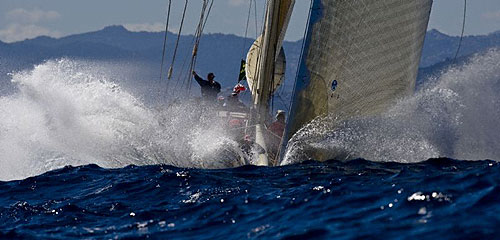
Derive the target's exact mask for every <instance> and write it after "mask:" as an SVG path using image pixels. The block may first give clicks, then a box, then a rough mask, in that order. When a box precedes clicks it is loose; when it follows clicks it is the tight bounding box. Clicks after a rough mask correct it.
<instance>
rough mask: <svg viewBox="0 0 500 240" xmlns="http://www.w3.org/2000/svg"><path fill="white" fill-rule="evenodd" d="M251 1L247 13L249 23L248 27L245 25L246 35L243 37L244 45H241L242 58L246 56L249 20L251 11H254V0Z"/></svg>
mask: <svg viewBox="0 0 500 240" xmlns="http://www.w3.org/2000/svg"><path fill="white" fill-rule="evenodd" d="M249 2H250V5H249V7H248V15H247V24H246V27H245V37H244V38H243V46H242V47H241V58H243V57H244V55H245V46H246V45H247V36H248V35H247V34H248V25H249V22H250V13H251V11H252V3H253V1H249Z"/></svg>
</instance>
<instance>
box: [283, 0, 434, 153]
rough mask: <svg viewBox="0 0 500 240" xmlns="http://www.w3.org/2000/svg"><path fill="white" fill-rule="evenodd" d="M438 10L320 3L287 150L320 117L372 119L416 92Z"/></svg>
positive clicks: (401, 3) (407, 4)
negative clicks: (425, 43) (433, 13)
mask: <svg viewBox="0 0 500 240" xmlns="http://www.w3.org/2000/svg"><path fill="white" fill-rule="evenodd" d="M431 5H432V0H383V1H382V0H313V3H312V7H311V12H310V16H309V26H308V30H307V35H306V39H305V43H304V49H303V53H302V58H301V63H300V65H299V70H298V74H297V77H296V83H295V89H294V95H293V98H292V107H291V111H290V114H289V119H288V122H287V129H286V135H285V139H284V140H285V143H286V141H288V140H289V138H291V137H292V136H293V134H295V133H296V132H297V131H298V130H299V129H300V128H302V127H303V126H304V125H305V124H307V123H308V122H310V121H311V120H313V119H314V118H316V117H318V116H324V115H327V114H335V115H336V116H337V119H340V120H344V119H348V118H351V117H357V116H369V115H373V114H377V113H380V112H382V111H383V110H385V109H387V107H388V106H390V105H391V104H392V103H393V102H394V101H395V100H396V99H398V98H400V97H403V96H405V95H408V94H410V93H412V92H413V90H414V87H415V79H416V75H417V70H418V64H419V61H420V55H421V49H422V44H423V41H424V36H425V32H426V29H427V24H428V20H429V15H430V10H431ZM318 160H320V159H318Z"/></svg>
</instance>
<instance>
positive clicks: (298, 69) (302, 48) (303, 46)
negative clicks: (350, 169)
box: [282, 0, 313, 143]
mask: <svg viewBox="0 0 500 240" xmlns="http://www.w3.org/2000/svg"><path fill="white" fill-rule="evenodd" d="M312 10H313V1H312V0H311V4H310V6H309V15H308V16H307V22H306V26H305V28H304V35H303V36H302V47H301V50H300V57H299V63H298V64H299V66H298V67H297V71H296V72H295V82H294V83H293V89H292V96H291V98H290V99H291V101H292V103H291V104H290V105H289V108H288V112H287V113H286V115H287V121H288V119H289V116H290V112H291V111H292V106H293V100H294V96H295V91H296V88H297V81H302V80H299V77H300V64H302V58H303V55H304V54H305V49H306V42H307V32H308V30H309V27H310V26H309V24H310V22H311V15H312ZM282 143H283V141H282Z"/></svg>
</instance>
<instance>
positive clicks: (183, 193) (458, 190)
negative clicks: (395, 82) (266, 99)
mask: <svg viewBox="0 0 500 240" xmlns="http://www.w3.org/2000/svg"><path fill="white" fill-rule="evenodd" d="M11 78H12V82H13V84H14V85H15V86H16V90H15V91H14V92H13V93H10V94H6V95H3V96H0V116H1V117H0V166H1V168H0V220H1V221H0V238H1V239H413V238H418V239H436V238H439V239H496V238H499V237H498V236H499V235H500V230H499V229H500V187H499V184H498V182H499V180H500V164H499V162H498V160H500V147H498V146H499V145H500V138H499V137H498V135H499V133H500V124H498V123H499V120H498V119H499V117H500V95H499V94H498V92H499V91H500V50H497V49H492V50H489V51H487V52H485V53H483V54H478V55H476V56H475V57H473V58H471V59H470V60H469V61H467V62H465V63H464V64H462V65H459V66H452V67H450V68H448V69H446V70H444V71H443V72H442V73H440V74H439V75H438V76H435V77H433V78H432V79H428V80H427V81H426V85H425V86H422V87H420V88H419V90H418V91H417V92H416V93H415V94H414V95H412V96H410V97H408V98H405V99H400V100H399V101H398V102H397V103H396V104H395V105H394V106H393V107H391V108H390V109H389V110H388V111H387V112H384V113H382V114H381V115H380V116H376V117H369V118H368V117H367V118H358V119H350V120H345V121H342V122H340V123H339V122H338V121H337V122H336V119H337V116H328V117H325V118H322V119H318V120H316V121H314V122H313V123H311V124H309V125H307V126H305V127H304V128H303V129H301V130H300V131H299V132H298V133H297V134H296V136H295V137H294V138H293V139H292V140H291V141H290V142H289V144H288V146H289V147H288V148H287V150H286V153H285V157H284V160H283V162H282V164H281V165H280V166H276V167H261V166H254V165H242V166H229V165H228V160H227V159H230V158H231V157H234V156H231V154H229V153H230V152H231V151H227V149H231V148H235V147H237V146H238V143H237V142H236V141H234V140H233V138H232V137H230V135H231V132H228V131H227V130H226V129H225V128H224V123H223V122H220V121H218V120H217V118H215V117H213V114H211V113H210V111H203V109H200V108H199V106H196V105H192V104H191V105H190V104H174V105H170V106H168V107H164V108H157V107H152V106H151V105H150V104H149V103H148V102H146V101H145V100H144V99H143V98H141V97H137V96H136V94H134V92H133V91H132V90H130V89H129V88H127V87H124V86H122V85H121V84H120V81H119V79H116V75H114V73H113V71H110V70H109V69H105V67H103V65H102V64H98V63H92V62H86V61H85V60H71V59H58V60H50V61H46V62H44V63H42V64H39V65H36V66H34V67H33V68H32V69H29V70H25V71H21V72H15V73H12V74H11ZM332 122H335V124H334V125H335V127H334V126H332V125H333V124H331V123H332ZM221 149H222V151H221ZM228 152H229V153H228ZM316 154H320V155H321V156H323V157H326V158H327V159H331V160H329V161H323V162H319V161H315V159H314V156H316Z"/></svg>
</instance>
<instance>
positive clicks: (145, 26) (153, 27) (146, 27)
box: [123, 22, 179, 33]
mask: <svg viewBox="0 0 500 240" xmlns="http://www.w3.org/2000/svg"><path fill="white" fill-rule="evenodd" d="M123 26H124V27H125V28H126V29H127V30H129V31H131V32H142V31H144V32H163V31H165V23H161V22H156V23H128V24H124V25H123ZM168 31H169V32H171V33H177V32H178V31H179V30H178V28H172V27H169V28H168Z"/></svg>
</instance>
